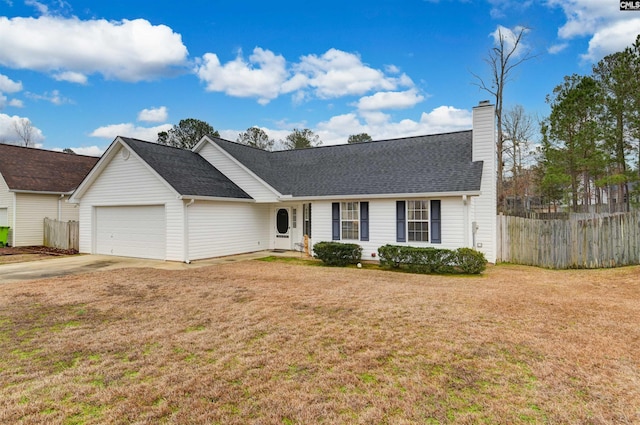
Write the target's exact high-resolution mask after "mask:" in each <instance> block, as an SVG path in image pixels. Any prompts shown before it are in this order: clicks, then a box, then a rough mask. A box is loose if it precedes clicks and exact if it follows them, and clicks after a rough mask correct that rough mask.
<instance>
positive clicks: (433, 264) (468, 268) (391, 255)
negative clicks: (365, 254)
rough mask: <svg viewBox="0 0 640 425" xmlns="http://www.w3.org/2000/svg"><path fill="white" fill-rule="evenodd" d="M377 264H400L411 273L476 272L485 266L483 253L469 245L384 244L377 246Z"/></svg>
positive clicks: (396, 267) (385, 265) (397, 267)
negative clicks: (416, 245) (434, 246)
mask: <svg viewBox="0 0 640 425" xmlns="http://www.w3.org/2000/svg"><path fill="white" fill-rule="evenodd" d="M378 255H379V256H380V265H381V266H383V267H389V268H394V269H399V268H404V269H406V270H408V271H410V272H413V273H438V274H444V273H465V274H478V273H481V272H482V271H484V270H485V269H486V266H487V260H486V259H485V257H484V254H482V253H481V252H478V251H475V250H473V249H471V248H460V249H457V250H455V251H452V250H450V249H440V248H431V247H427V248H417V247H413V246H399V245H384V246H381V247H380V248H378Z"/></svg>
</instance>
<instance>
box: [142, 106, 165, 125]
mask: <svg viewBox="0 0 640 425" xmlns="http://www.w3.org/2000/svg"><path fill="white" fill-rule="evenodd" d="M168 117H169V113H168V112H167V107H166V106H161V107H159V108H151V109H143V110H142V111H140V112H139V113H138V121H146V122H163V121H166V120H167V118H168Z"/></svg>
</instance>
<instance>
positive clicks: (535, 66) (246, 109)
mask: <svg viewBox="0 0 640 425" xmlns="http://www.w3.org/2000/svg"><path fill="white" fill-rule="evenodd" d="M519 26H525V27H527V28H529V30H528V32H527V34H526V37H525V46H524V49H523V52H524V51H530V52H531V53H532V54H534V55H536V56H535V58H534V59H532V60H529V61H527V62H525V63H523V64H522V65H521V66H520V67H518V68H517V70H516V72H515V73H514V75H513V78H512V80H511V81H510V82H509V84H508V86H507V88H506V95H505V106H507V107H510V106H513V105H515V104H520V105H522V106H524V108H525V110H526V111H527V112H529V113H531V114H537V115H538V116H540V117H543V116H545V115H547V114H548V112H549V109H548V106H547V105H546V103H545V97H546V95H547V94H550V93H551V92H552V90H553V88H554V87H555V86H556V85H558V84H560V83H561V82H562V78H563V77H564V76H565V75H570V74H573V73H579V74H587V73H589V72H590V71H591V67H592V65H593V64H594V63H595V62H597V61H598V60H599V59H601V58H602V57H603V56H605V55H607V54H609V53H613V52H615V51H619V50H622V49H624V47H626V46H627V45H629V44H631V43H632V42H633V40H635V37H636V35H637V34H638V33H640V11H638V12H633V11H620V10H619V1H618V0H539V1H535V0H521V1H511V0H382V1H376V0H369V1H359V0H352V1H345V0H342V1H336V0H323V1H309V2H302V3H301V2H298V1H289V0H286V1H273V2H264V1H242V0H218V1H205V0H194V1H185V2H177V1H163V0H157V1H153V2H151V1H136V0H127V1H121V0H112V1H105V2H95V1H79V0H78V1H76V0H68V1H65V0H48V1H45V0H43V1H35V0H27V1H24V0H0V141H5V142H12V141H14V140H15V139H16V137H17V136H16V134H15V130H14V125H13V123H14V122H16V121H19V120H22V119H28V120H29V121H30V122H31V123H32V125H33V127H34V130H35V132H34V140H35V141H36V142H37V145H38V146H39V147H42V148H45V149H62V148H72V149H74V151H76V152H78V153H83V154H94V155H98V154H100V153H101V152H103V151H104V150H105V149H106V148H107V147H108V145H109V144H110V143H111V142H112V141H113V139H114V138H115V137H116V136H117V135H122V136H129V137H137V138H140V139H143V140H150V141H155V139H156V137H157V133H158V131H162V130H167V129H169V128H171V126H172V125H173V124H177V123H178V122H179V121H180V120H181V119H183V118H197V119H201V120H204V121H207V122H208V123H210V124H211V125H212V126H213V127H214V128H215V129H216V130H218V131H219V132H220V133H221V135H222V136H223V137H225V138H227V139H229V140H235V139H236V137H237V135H238V133H239V132H241V131H244V130H246V129H247V128H249V127H251V126H257V127H260V128H262V129H263V130H265V131H266V132H267V134H269V135H270V137H272V138H274V139H276V140H279V139H284V138H285V137H286V135H287V134H289V133H290V132H291V131H292V130H293V129H294V128H309V129H311V130H313V131H314V132H315V133H316V134H318V135H319V136H320V139H321V140H322V141H323V144H325V145H329V144H337V143H345V142H346V140H347V137H348V136H349V135H350V134H357V133H362V132H366V133H368V134H370V135H371V136H372V137H373V138H374V139H386V138H395V137H406V136H411V135H417V134H430V133H439V132H444V131H456V130H461V129H468V128H470V127H471V121H470V120H471V108H472V107H473V106H475V105H477V104H478V102H479V101H480V100H484V99H490V95H489V94H488V93H486V92H483V91H481V90H480V89H479V88H478V87H477V86H476V85H474V82H475V80H474V77H473V75H472V73H475V74H478V75H480V76H482V77H483V78H485V79H486V81H487V82H488V81H490V74H489V68H488V66H487V64H486V63H485V62H484V59H485V58H486V57H487V53H488V51H489V49H491V48H492V47H493V43H494V37H493V34H495V33H496V30H497V29H498V28H501V30H502V31H503V34H509V33H510V32H511V31H516V30H517V28H518V27H519Z"/></svg>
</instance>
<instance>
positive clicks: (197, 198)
mask: <svg viewBox="0 0 640 425" xmlns="http://www.w3.org/2000/svg"><path fill="white" fill-rule="evenodd" d="M178 199H182V200H194V201H222V202H248V203H255V202H256V200H255V199H253V198H226V197H224V196H202V195H180V196H178Z"/></svg>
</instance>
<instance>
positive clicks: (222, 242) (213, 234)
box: [186, 201, 271, 260]
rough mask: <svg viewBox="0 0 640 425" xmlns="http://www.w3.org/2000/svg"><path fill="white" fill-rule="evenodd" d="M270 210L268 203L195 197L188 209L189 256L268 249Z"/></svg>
mask: <svg viewBox="0 0 640 425" xmlns="http://www.w3.org/2000/svg"><path fill="white" fill-rule="evenodd" d="M270 211H271V207H270V206H269V205H257V204H254V203H244V202H218V201H209V202H206V201H196V202H195V203H194V204H192V205H190V206H189V207H187V212H186V214H187V220H188V222H189V236H188V238H189V259H190V260H197V259H202V258H211V257H220V256H224V255H233V254H240V253H245V252H253V251H261V250H263V249H268V247H269V222H270V219H269V214H270Z"/></svg>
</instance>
